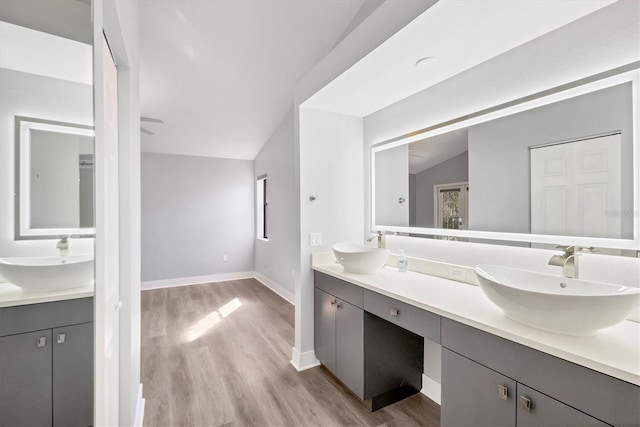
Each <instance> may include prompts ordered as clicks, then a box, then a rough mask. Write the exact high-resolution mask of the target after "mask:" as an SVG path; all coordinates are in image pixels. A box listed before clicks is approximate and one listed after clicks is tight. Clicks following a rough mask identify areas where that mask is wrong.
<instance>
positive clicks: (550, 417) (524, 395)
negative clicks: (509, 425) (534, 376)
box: [517, 384, 608, 427]
mask: <svg viewBox="0 0 640 427" xmlns="http://www.w3.org/2000/svg"><path fill="white" fill-rule="evenodd" d="M518 400H519V402H518V403H517V406H518V411H517V417H518V427H533V426H540V427H543V426H544V427H553V426H558V427H571V426H581V427H582V426H606V425H608V424H605V423H603V422H601V421H599V420H597V419H595V418H593V417H591V416H589V415H587V414H585V413H583V412H580V411H578V410H577V409H574V408H572V407H571V406H568V405H565V404H564V403H562V402H559V401H557V400H555V399H553V398H551V397H549V396H546V395H544V394H542V393H540V392H537V391H535V390H533V389H531V388H529V387H527V386H525V385H522V384H518Z"/></svg>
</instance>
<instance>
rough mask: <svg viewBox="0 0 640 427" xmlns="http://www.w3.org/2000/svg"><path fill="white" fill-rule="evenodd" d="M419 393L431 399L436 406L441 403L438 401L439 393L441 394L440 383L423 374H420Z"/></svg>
mask: <svg viewBox="0 0 640 427" xmlns="http://www.w3.org/2000/svg"><path fill="white" fill-rule="evenodd" d="M420 393H422V394H424V395H425V396H427V397H428V398H429V399H431V400H433V401H434V402H436V403H437V404H438V405H440V404H441V403H440V402H441V399H440V393H441V386H440V383H439V382H438V381H436V380H434V379H433V378H431V377H428V376H426V375H425V374H422V390H420Z"/></svg>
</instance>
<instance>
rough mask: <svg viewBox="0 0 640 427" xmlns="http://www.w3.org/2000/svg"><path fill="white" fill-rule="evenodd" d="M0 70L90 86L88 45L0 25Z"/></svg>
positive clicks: (90, 50)
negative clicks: (5, 69)
mask: <svg viewBox="0 0 640 427" xmlns="http://www.w3.org/2000/svg"><path fill="white" fill-rule="evenodd" d="M0 68H7V69H9V70H15V71H21V72H23V73H31V74H37V75H40V76H46V77H53V78H55V79H62V80H68V81H72V82H77V83H83V84H86V85H91V84H93V50H92V48H91V45H90V44H85V43H81V42H78V41H75V40H71V39H67V38H63V37H59V36H56V35H52V34H48V33H43V32H41V31H36V30H32V29H30V28H25V27H21V26H18V25H13V24H9V23H6V22H2V21H0Z"/></svg>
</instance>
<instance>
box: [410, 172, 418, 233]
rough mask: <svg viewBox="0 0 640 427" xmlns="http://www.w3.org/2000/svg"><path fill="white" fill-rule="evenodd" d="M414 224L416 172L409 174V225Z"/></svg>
mask: <svg viewBox="0 0 640 427" xmlns="http://www.w3.org/2000/svg"><path fill="white" fill-rule="evenodd" d="M415 225H416V174H414V173H410V174H409V226H410V227H414V226H415Z"/></svg>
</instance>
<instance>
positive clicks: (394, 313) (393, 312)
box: [389, 308, 400, 316]
mask: <svg viewBox="0 0 640 427" xmlns="http://www.w3.org/2000/svg"><path fill="white" fill-rule="evenodd" d="M399 314H400V310H398V309H397V308H390V309H389V316H397V315H399Z"/></svg>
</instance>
